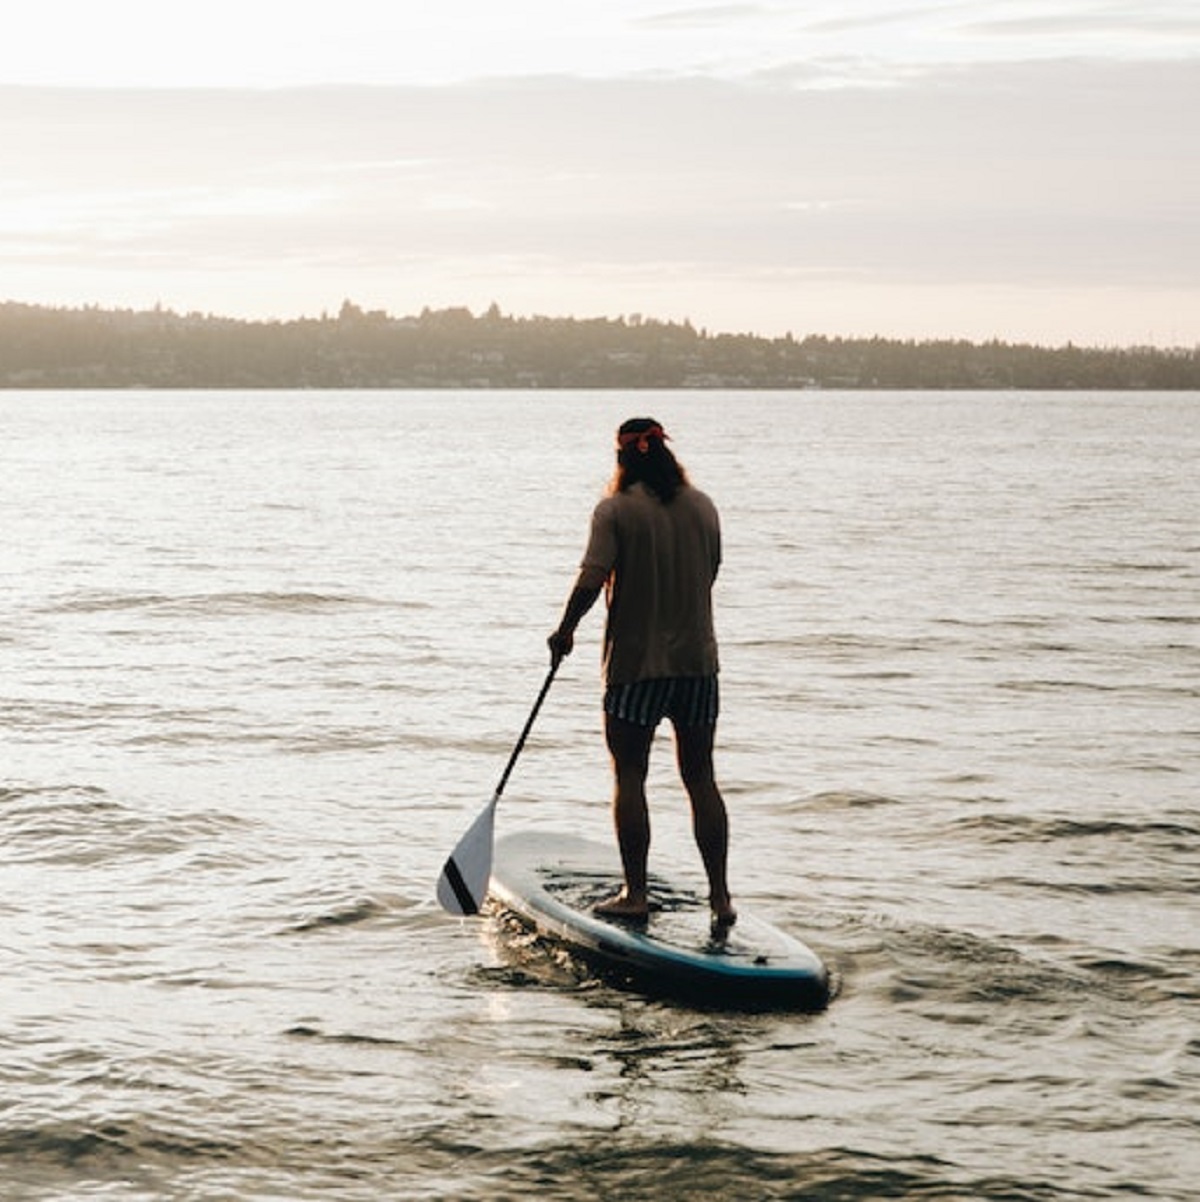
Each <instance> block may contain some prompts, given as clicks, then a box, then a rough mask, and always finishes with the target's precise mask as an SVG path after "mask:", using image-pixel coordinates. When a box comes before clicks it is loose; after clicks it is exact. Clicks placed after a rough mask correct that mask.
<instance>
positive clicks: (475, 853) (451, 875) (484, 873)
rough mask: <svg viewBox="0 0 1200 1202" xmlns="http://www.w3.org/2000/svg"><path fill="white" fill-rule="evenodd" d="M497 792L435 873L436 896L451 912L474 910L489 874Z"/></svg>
mask: <svg viewBox="0 0 1200 1202" xmlns="http://www.w3.org/2000/svg"><path fill="white" fill-rule="evenodd" d="M499 796H500V795H499V794H498V793H497V794H496V795H495V796H494V797H493V798H492V800H491V801H489V802H488V803H487V805H486V806H485V807H484V808H483V811H482V812H481V813H480V815H479V817H478V818H476V819H475V821H474V822H472V823H471V825H470V826H469V827H468V828H467V833H466V834H465V835H463V837H462V838H461V839H459V841H458V846H457V847H455V849H454V850H453V851H452V852H451V853H450V857H449V859H447V861H446V863H445V864H444V865H443V867H442V875H441V876H440V877H438V883H437V899H438V901H439V902H440V903H441V906H442V909H443V910H448V911H449V912H450V913H451V914H478V913H479V910H480V907H481V906H482V905H483V899H484V898H485V897H487V889H488V881H489V880H490V879H491V875H492V839H493V832H494V831H495V827H496V802H497V801H498V800H499Z"/></svg>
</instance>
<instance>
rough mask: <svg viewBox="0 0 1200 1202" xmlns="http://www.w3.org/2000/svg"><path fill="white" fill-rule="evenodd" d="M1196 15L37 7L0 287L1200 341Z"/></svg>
mask: <svg viewBox="0 0 1200 1202" xmlns="http://www.w3.org/2000/svg"><path fill="white" fill-rule="evenodd" d="M1197 113H1200V4H1198V3H1197V2H1196V0H1137V3H1134V2H1132V0H1120V2H1116V3H1114V2H1110V0H967V2H954V0H947V2H940V3H939V2H936V0H912V2H911V3H909V2H906V0H895V2H892V3H888V2H885V0H803V2H801V0H777V2H770V0H765V2H763V3H726V4H721V3H714V4H704V3H691V4H689V3H687V2H686V0H681V2H678V3H673V2H672V0H587V2H576V0H339V2H338V3H330V2H329V0H322V3H319V4H318V3H311V2H310V0H239V2H238V3H232V2H229V0H206V2H205V3H203V4H199V3H194V2H193V0H175V2H173V3H164V2H163V0H104V2H103V3H98V2H97V0H39V3H38V4H37V5H36V6H32V5H31V6H28V7H27V8H24V9H23V10H22V15H21V18H20V21H19V22H18V23H17V24H16V25H14V26H13V27H12V28H11V29H10V32H9V34H8V35H6V36H5V38H4V39H3V42H2V43H0V138H2V140H3V141H2V146H3V164H4V166H3V173H2V174H0V272H2V275H0V281H2V282H0V300H5V299H9V300H18V301H27V302H32V303H39V304H55V305H79V304H99V305H101V306H104V307H110V306H132V307H139V308H140V307H148V306H152V305H154V304H156V303H161V304H162V305H164V306H166V307H169V308H172V309H176V310H179V311H184V312H186V311H192V310H200V311H204V312H215V313H222V314H229V315H233V316H243V317H281V318H288V317H296V316H301V315H316V314H319V313H320V312H322V311H323V310H328V311H331V312H335V311H336V310H337V309H338V307H339V306H340V305H341V302H342V300H343V299H345V298H350V299H352V300H354V301H355V302H357V303H358V304H360V305H362V306H364V307H365V308H382V309H387V310H388V311H390V312H392V313H395V314H397V315H400V314H406V313H413V312H418V311H419V310H420V309H421V308H422V307H424V306H426V305H429V306H432V307H435V308H440V307H444V306H448V305H465V306H467V307H468V308H470V309H472V310H473V311H475V312H479V311H482V310H483V309H485V308H486V307H487V306H488V305H489V304H491V303H492V302H493V301H494V302H495V303H497V304H498V305H499V306H500V308H501V309H502V310H503V311H504V312H506V313H514V314H519V315H527V314H535V313H537V314H546V315H564V314H575V315H578V316H618V315H622V314H633V313H643V314H646V315H649V316H656V317H661V318H664V319H671V320H682V319H684V318H688V319H690V320H691V321H692V322H693V323H694V324H695V325H697V326H702V327H706V328H708V329H710V330H714V331H716V330H736V331H753V332H758V333H764V334H780V333H784V332H786V331H789V330H790V331H792V332H793V333H795V334H797V335H803V334H807V333H825V334H831V335H836V334H848V335H859V334H867V335H869V334H880V335H885V336H901V337H916V338H924V337H936V336H951V337H965V338H972V339H984V338H991V337H998V338H1003V339H1008V340H1022V341H1025V340H1029V341H1036V342H1043V343H1059V342H1064V341H1067V340H1074V341H1076V342H1080V343H1086V344H1114V343H1115V344H1131V343H1148V342H1153V343H1158V344H1169V345H1188V346H1191V345H1196V344H1200V121H1198V120H1197V117H1196V114H1197Z"/></svg>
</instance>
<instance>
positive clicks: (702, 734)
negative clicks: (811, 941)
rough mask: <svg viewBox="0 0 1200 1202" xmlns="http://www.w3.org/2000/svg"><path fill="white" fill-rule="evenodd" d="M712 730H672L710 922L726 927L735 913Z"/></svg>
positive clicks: (726, 824) (726, 818)
mask: <svg viewBox="0 0 1200 1202" xmlns="http://www.w3.org/2000/svg"><path fill="white" fill-rule="evenodd" d="M714 733H715V727H713V726H705V725H701V726H679V725H676V727H675V751H676V756H677V757H678V760H679V775H680V777H681V778H682V779H683V784H684V787H685V788H686V789H687V792H688V797H689V798H690V800H691V803H692V830H693V832H694V833H695V836H696V846H697V847H698V848H699V849H700V858H701V860H703V861H704V871H705V872H706V873H707V874H708V899H709V905H711V907H712V912H713V919H714V920H715V921H716V922H717V923H719V924H721V925H723V926H729V925H730V924H732V923H734V922H736V921H737V911H736V910H735V909H734V908H733V901H732V899H731V898H730V896H729V884H728V880H727V878H726V864H727V861H728V856H729V814H728V812H727V811H726V809H725V799H724V798H723V797H722V796H721V791H720V789H719V788H717V781H716V776H715V773H714V771H713V736H714Z"/></svg>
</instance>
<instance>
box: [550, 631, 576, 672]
mask: <svg viewBox="0 0 1200 1202" xmlns="http://www.w3.org/2000/svg"><path fill="white" fill-rule="evenodd" d="M546 645H547V646H548V647H549V648H550V663H551V664H552V665H553V666H554V667H556V668H557V667H558V665H559V664H560V663H562V661H563V660H564V659H565V658H566V657H567V656H568V655H570V654H571V652H572V651H573V650H574V649H575V635H574V634H572V633H571V631H569V630H562V629H561V628H560V629H558V630H556V631H555V632H554V633H553V634H552V635H551V636H550V637H549V638H548V639H547V640H546Z"/></svg>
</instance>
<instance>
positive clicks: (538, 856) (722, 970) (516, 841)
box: [490, 831, 829, 1010]
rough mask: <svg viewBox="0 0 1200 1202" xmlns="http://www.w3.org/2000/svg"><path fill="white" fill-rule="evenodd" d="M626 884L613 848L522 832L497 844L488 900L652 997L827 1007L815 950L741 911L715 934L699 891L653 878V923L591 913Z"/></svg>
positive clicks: (823, 971) (565, 836)
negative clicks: (604, 899)
mask: <svg viewBox="0 0 1200 1202" xmlns="http://www.w3.org/2000/svg"><path fill="white" fill-rule="evenodd" d="M620 881H621V873H620V868H619V865H618V861H617V855H616V850H615V847H611V846H607V845H605V844H600V843H596V842H594V841H591V840H587V839H582V838H579V837H578V836H575V835H570V834H564V833H558V832H552V831H525V832H518V833H515V834H510V835H507V836H505V837H504V838H502V839H500V840H499V841H498V842H497V844H496V848H495V856H494V859H493V862H492V878H491V888H490V892H491V896H492V898H493V899H494V900H495V901H497V902H498V903H500V904H501V905H502V906H504V907H505V908H507V909H509V910H511V911H512V912H513V913H514V914H515V915H516V916H517V917H518V918H519V919H521V921H522V922H523V923H524V924H525V925H527V926H529V927H532V928H533V929H534V930H535V931H537V932H538V934H540V935H542V936H543V937H545V938H547V939H550V940H553V941H555V942H557V943H560V944H562V945H564V946H565V947H567V948H568V949H570V950H571V951H572V952H575V953H577V954H579V955H580V956H582V957H583V958H585V959H587V960H588V961H590V962H591V963H593V964H595V965H596V966H597V967H599V968H600V969H602V970H605V971H606V972H609V973H614V974H616V975H617V976H619V977H620V978H622V979H623V980H626V981H628V982H629V983H630V984H632V985H634V986H636V987H640V988H642V989H644V990H646V991H648V992H653V993H662V994H666V995H670V996H674V997H678V998H680V999H682V1000H686V1001H691V1002H695V1003H701V1004H706V1003H711V1004H715V1005H725V1004H733V1005H739V1006H753V1007H790V1008H797V1009H809V1010H813V1009H821V1008H822V1007H824V1006H825V1005H826V1004H827V1003H828V1001H829V973H828V971H827V969H826V967H825V965H824V964H823V963H822V962H821V959H820V957H819V956H817V954H816V953H815V952H814V951H813V950H812V949H811V948H809V947H808V946H807V945H805V944H804V943H801V942H800V940H799V939H796V938H794V937H793V936H791V935H789V934H787V933H786V932H785V931H782V930H780V929H779V928H778V927H776V926H773V925H772V924H771V923H769V922H766V921H764V920H763V919H761V918H758V917H756V916H755V915H753V914H747V913H745V912H744V911H739V914H738V920H737V922H736V923H735V924H734V926H733V927H731V928H729V929H727V930H724V931H719V932H715V931H714V930H713V928H712V923H711V917H710V914H709V909H708V902H707V899H706V898H703V897H700V896H698V895H697V894H696V893H695V892H694V891H690V890H686V889H681V888H677V887H674V886H672V885H671V884H670V883H669V882H664V881H663V880H661V879H657V878H655V877H653V876H652V878H651V882H650V892H651V912H650V917H649V920H648V921H647V922H645V923H631V922H629V921H622V920H620V919H609V918H602V917H600V916H599V915H597V914H594V913H593V912H592V907H593V906H594V905H595V904H596V902H598V901H600V900H602V899H603V898H605V897H608V896H611V895H612V894H613V893H614V892H615V890H616V888H617V887H618V886H619V885H620Z"/></svg>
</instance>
